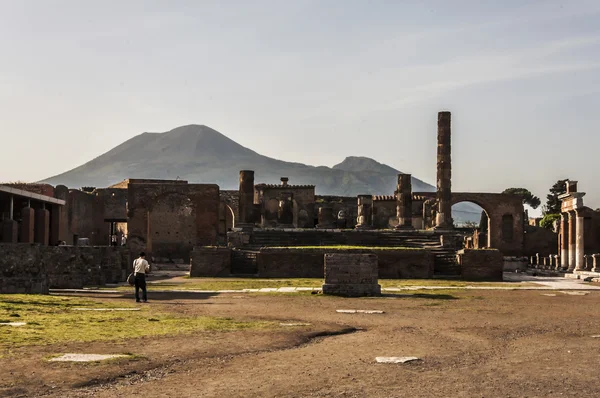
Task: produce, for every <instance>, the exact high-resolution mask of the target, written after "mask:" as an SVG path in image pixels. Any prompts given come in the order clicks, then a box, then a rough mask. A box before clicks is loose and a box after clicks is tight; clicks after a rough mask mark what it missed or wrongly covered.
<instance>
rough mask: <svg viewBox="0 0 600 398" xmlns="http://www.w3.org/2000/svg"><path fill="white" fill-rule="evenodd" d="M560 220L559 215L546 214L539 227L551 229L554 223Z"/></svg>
mask: <svg viewBox="0 0 600 398" xmlns="http://www.w3.org/2000/svg"><path fill="white" fill-rule="evenodd" d="M556 220H560V214H546V215H545V216H544V218H542V221H540V227H542V228H546V229H552V227H553V226H554V221H556Z"/></svg>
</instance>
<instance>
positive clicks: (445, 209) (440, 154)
mask: <svg viewBox="0 0 600 398" xmlns="http://www.w3.org/2000/svg"><path fill="white" fill-rule="evenodd" d="M451 152H452V139H451V115H450V112H439V113H438V149H437V194H436V200H437V215H436V228H437V229H451V228H453V226H454V225H453V221H452V157H451Z"/></svg>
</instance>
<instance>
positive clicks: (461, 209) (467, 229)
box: [452, 200, 492, 248]
mask: <svg viewBox="0 0 600 398" xmlns="http://www.w3.org/2000/svg"><path fill="white" fill-rule="evenodd" d="M452 219H453V221H454V226H455V228H456V229H458V230H463V232H464V233H465V235H466V239H465V246H466V247H467V248H484V247H491V236H492V235H491V225H490V224H491V219H490V214H489V212H488V211H487V210H486V209H484V208H483V207H482V206H480V205H479V204H477V203H475V202H472V201H468V200H465V201H460V202H456V203H455V204H453V205H452Z"/></svg>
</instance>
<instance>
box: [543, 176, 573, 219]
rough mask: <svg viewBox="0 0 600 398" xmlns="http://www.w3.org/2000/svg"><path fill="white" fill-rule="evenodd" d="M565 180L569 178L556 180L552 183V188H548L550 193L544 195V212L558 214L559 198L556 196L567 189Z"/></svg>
mask: <svg viewBox="0 0 600 398" xmlns="http://www.w3.org/2000/svg"><path fill="white" fill-rule="evenodd" d="M567 181H569V179H565V180H558V181H556V183H554V185H552V188H550V193H549V194H548V196H546V198H547V200H546V213H545V214H560V200H559V199H558V196H559V195H560V194H563V193H565V192H566V191H567V186H566V184H567Z"/></svg>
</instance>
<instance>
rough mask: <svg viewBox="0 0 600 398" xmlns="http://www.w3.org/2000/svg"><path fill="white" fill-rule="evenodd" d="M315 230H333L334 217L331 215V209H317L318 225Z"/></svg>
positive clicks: (327, 207)
mask: <svg viewBox="0 0 600 398" xmlns="http://www.w3.org/2000/svg"><path fill="white" fill-rule="evenodd" d="M317 228H320V229H333V228H335V216H334V215H333V208H332V207H331V206H323V207H321V208H320V209H319V224H318V225H317Z"/></svg>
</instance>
